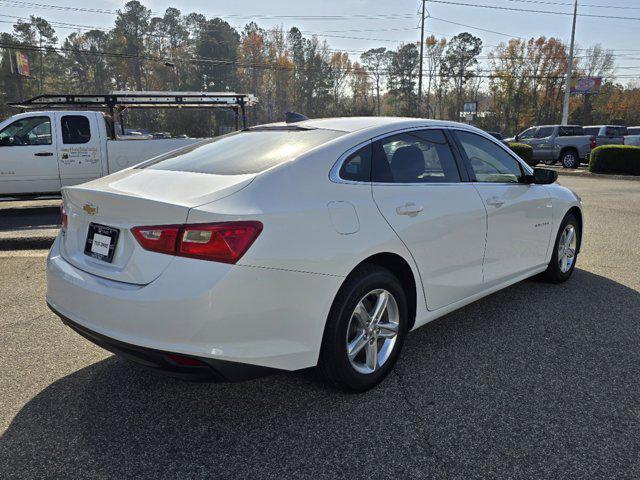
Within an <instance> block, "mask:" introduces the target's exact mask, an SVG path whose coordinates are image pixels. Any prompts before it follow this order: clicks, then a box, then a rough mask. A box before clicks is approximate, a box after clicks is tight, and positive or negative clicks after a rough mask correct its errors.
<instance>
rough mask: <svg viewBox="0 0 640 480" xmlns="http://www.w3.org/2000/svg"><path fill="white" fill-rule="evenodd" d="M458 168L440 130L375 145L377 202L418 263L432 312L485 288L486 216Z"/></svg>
mask: <svg viewBox="0 0 640 480" xmlns="http://www.w3.org/2000/svg"><path fill="white" fill-rule="evenodd" d="M460 166H461V165H460V164H459V163H458V162H457V161H456V158H455V157H454V154H453V152H452V149H451V147H450V143H449V140H448V138H447V135H446V134H445V132H444V131H443V130H440V129H421V130H410V131H405V132H403V133H398V134H393V135H389V136H386V137H384V138H381V139H378V140H375V141H374V142H373V144H372V191H373V198H374V200H375V202H376V204H377V205H378V208H379V209H380V212H381V213H382V215H383V216H384V218H385V219H386V220H387V222H388V223H389V225H390V226H391V228H393V230H394V231H395V232H396V234H397V235H398V237H399V238H400V239H401V240H402V242H403V243H404V244H405V245H406V246H407V248H408V249H409V251H410V252H411V255H412V256H413V258H414V259H415V261H416V264H417V266H418V270H419V272H420V277H421V279H422V284H423V288H424V293H425V297H426V300H427V308H428V309H429V310H436V309H438V308H441V307H445V306H447V305H449V304H452V303H454V302H456V301H458V300H462V299H464V298H466V297H469V296H470V295H473V294H474V293H477V292H479V291H480V290H481V289H482V260H483V255H484V247H485V237H486V212H485V209H484V206H483V204H482V201H481V200H480V198H479V196H478V193H477V191H476V190H475V188H474V187H473V185H472V184H471V183H469V182H466V183H465V182H462V181H461V180H462V179H463V177H461V171H460ZM464 175H466V172H464Z"/></svg>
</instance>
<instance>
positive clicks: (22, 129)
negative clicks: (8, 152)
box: [0, 117, 51, 147]
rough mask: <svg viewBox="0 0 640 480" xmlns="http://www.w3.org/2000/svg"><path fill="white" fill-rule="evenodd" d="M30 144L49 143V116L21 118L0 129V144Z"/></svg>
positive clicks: (14, 145)
mask: <svg viewBox="0 0 640 480" xmlns="http://www.w3.org/2000/svg"><path fill="white" fill-rule="evenodd" d="M30 145H51V120H50V119H49V117H27V118H22V119H20V120H16V121H15V122H13V123H12V124H11V125H8V126H6V127H5V128H3V129H2V131H0V146H3V147H17V146H30Z"/></svg>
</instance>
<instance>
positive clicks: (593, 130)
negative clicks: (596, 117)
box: [583, 127, 600, 137]
mask: <svg viewBox="0 0 640 480" xmlns="http://www.w3.org/2000/svg"><path fill="white" fill-rule="evenodd" d="M583 130H584V134H585V135H589V136H591V137H597V136H598V134H599V133H600V127H589V128H584V129H583Z"/></svg>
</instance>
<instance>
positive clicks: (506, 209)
mask: <svg viewBox="0 0 640 480" xmlns="http://www.w3.org/2000/svg"><path fill="white" fill-rule="evenodd" d="M556 179H557V173H556V172H553V171H549V170H543V169H536V170H532V169H531V168H530V167H528V166H527V165H526V164H525V163H524V162H523V161H522V160H520V159H519V158H518V157H517V156H516V155H515V154H514V153H512V152H511V151H510V150H509V149H508V148H507V147H506V146H505V145H503V144H502V143H500V142H498V141H497V140H495V139H494V138H493V137H491V136H490V135H488V134H486V133H484V132H483V131H481V130H479V129H477V128H474V127H471V126H467V125H463V124H454V123H450V122H441V121H433V120H420V119H401V118H381V117H366V118H365V117H363V118H357V117H356V118H333V119H331V118H330V119H321V120H303V121H298V122H292V123H288V124H287V123H279V124H271V125H263V126H259V127H253V128H248V129H245V130H243V131H241V132H239V133H235V134H232V135H227V136H223V137H218V138H216V139H213V140H211V141H209V142H207V143H206V144H200V145H194V146H192V147H190V148H188V149H186V150H182V151H180V152H176V153H172V154H168V155H166V156H164V157H161V158H158V159H153V160H150V161H147V162H145V163H143V164H140V165H138V166H135V167H133V168H129V169H127V170H124V171H121V172H118V173H115V174H113V175H110V176H107V177H103V178H100V179H97V180H93V181H91V182H89V183H86V184H84V185H78V186H73V187H65V188H64V189H63V192H62V196H63V220H62V224H63V228H62V230H61V231H60V233H59V235H58V237H57V238H56V240H55V242H54V244H53V246H52V248H51V251H50V253H49V256H48V259H47V302H48V304H49V306H50V307H51V309H52V310H53V311H54V312H56V313H57V314H58V315H59V316H60V317H61V318H62V320H63V321H64V322H65V323H66V324H67V325H69V326H70V327H71V328H73V329H74V330H76V331H77V332H79V333H80V334H81V335H83V336H85V337H86V338H88V339H89V340H91V341H93V342H95V343H97V344H98V345H100V346H102V347H104V348H106V349H109V350H112V351H113V352H115V353H116V354H118V355H122V356H124V357H127V358H129V359H132V360H137V361H139V362H140V363H142V364H143V365H146V366H147V367H150V368H154V369H157V370H162V371H166V372H170V373H173V374H177V375H183V376H192V377H194V378H211V377H214V378H222V379H226V380H238V379H242V378H246V377H247V376H251V375H255V374H259V373H264V372H266V371H274V370H297V369H303V368H307V367H313V366H316V365H318V366H319V367H320V369H321V371H322V372H323V373H324V374H325V376H326V378H327V379H328V380H329V381H330V382H331V383H332V384H334V385H336V386H338V387H340V388H342V389H344V390H347V391H363V390H366V389H368V388H371V387H373V386H375V385H376V384H378V383H379V382H380V381H381V380H382V379H383V378H384V377H385V376H386V375H387V374H388V373H389V372H390V370H391V369H392V368H393V365H394V364H395V362H396V360H397V358H398V355H399V354H400V350H401V348H402V345H403V342H404V340H405V336H406V334H407V332H408V331H410V330H413V329H415V328H418V327H420V326H422V325H424V324H426V323H428V322H430V321H432V320H434V319H436V318H438V317H441V316H443V315H445V314H447V313H448V312H451V311H453V310H456V309H458V308H460V307H462V306H463V305H466V304H469V303H471V302H473V301H475V300H477V299H479V298H481V297H484V296H485V295H488V294H490V293H492V292H495V291H497V290H499V289H502V288H504V287H506V286H508V285H511V284H513V283H516V282H518V281H520V280H523V279H525V278H528V277H531V276H533V275H537V274H540V273H544V275H545V277H546V278H547V279H548V280H549V281H551V282H555V283H559V282H563V281H565V280H567V279H568V278H569V277H570V276H571V274H572V272H573V269H574V267H575V264H576V258H577V255H578V252H579V250H580V244H581V234H582V210H581V202H580V199H579V198H578V197H577V196H576V195H575V194H573V193H572V192H571V191H570V190H568V189H567V188H564V187H562V186H560V185H558V184H557V183H554V182H555V180H556Z"/></svg>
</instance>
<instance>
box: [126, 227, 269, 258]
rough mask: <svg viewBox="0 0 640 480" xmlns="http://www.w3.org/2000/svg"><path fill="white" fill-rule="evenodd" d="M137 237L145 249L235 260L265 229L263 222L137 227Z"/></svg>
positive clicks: (134, 230) (179, 254)
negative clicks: (263, 228)
mask: <svg viewBox="0 0 640 480" xmlns="http://www.w3.org/2000/svg"><path fill="white" fill-rule="evenodd" d="M131 231H132V232H133V235H134V237H135V238H136V240H137V241H138V243H139V244H140V246H141V247H142V248H144V249H145V250H150V251H152V252H159V253H166V254H169V255H177V256H179V257H190V258H199V259H202V260H211V261H214V262H224V263H236V262H237V261H238V260H240V258H242V256H243V255H244V254H245V252H246V251H247V250H248V249H249V247H250V246H251V244H252V243H253V242H254V241H255V240H256V238H258V235H260V232H261V231H262V223H260V222H253V221H247V222H228V223H208V224H193V225H164V226H162V225H161V226H150V227H134V228H132V229H131Z"/></svg>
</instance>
